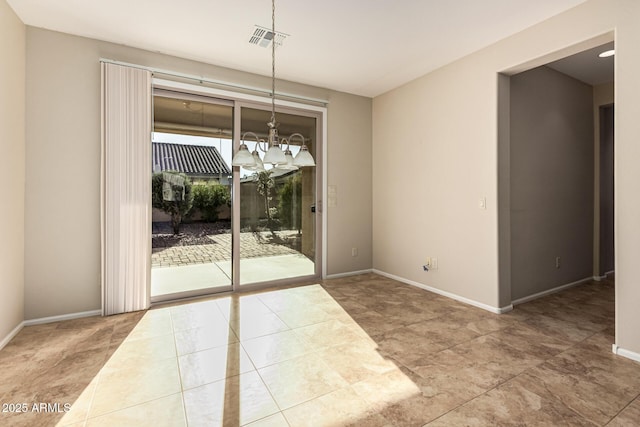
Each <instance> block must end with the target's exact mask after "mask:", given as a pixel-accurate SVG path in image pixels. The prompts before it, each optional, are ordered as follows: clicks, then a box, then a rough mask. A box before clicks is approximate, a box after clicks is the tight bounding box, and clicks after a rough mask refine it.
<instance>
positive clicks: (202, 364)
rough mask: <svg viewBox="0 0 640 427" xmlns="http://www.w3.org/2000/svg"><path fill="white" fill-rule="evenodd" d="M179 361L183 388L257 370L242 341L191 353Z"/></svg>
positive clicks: (186, 388) (181, 357)
mask: <svg viewBox="0 0 640 427" xmlns="http://www.w3.org/2000/svg"><path fill="white" fill-rule="evenodd" d="M178 363H179V366H180V377H181V378H182V388H183V390H188V389H190V388H194V387H199V386H201V385H204V384H208V383H212V382H214V381H219V380H222V379H224V378H227V377H232V376H235V375H239V374H242V373H245V372H249V371H254V370H255V368H254V365H253V363H251V360H249V356H247V354H246V353H245V351H244V350H243V349H242V346H240V343H234V344H230V345H228V346H225V347H215V348H210V349H208V350H203V351H198V352H196V353H189V354H186V355H184V356H180V357H179V358H178Z"/></svg>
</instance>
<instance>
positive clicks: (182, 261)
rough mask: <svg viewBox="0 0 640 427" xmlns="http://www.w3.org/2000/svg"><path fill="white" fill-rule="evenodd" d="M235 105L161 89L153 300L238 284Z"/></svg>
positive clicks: (155, 173) (155, 148)
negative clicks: (233, 189) (234, 268)
mask: <svg viewBox="0 0 640 427" xmlns="http://www.w3.org/2000/svg"><path fill="white" fill-rule="evenodd" d="M232 130H233V103H232V102H226V101H218V100H214V99H210V98H204V97H198V96H193V95H186V94H178V93H171V92H165V91H156V92H155V96H154V133H153V141H152V144H153V150H152V156H153V157H152V161H153V163H152V167H153V176H152V177H151V180H152V206H153V214H152V254H151V260H152V269H151V298H152V300H153V301H160V300H166V299H174V298H180V297H187V296H194V295H201V294H207V293H212V292H218V291H229V290H231V289H232V274H231V270H232V250H231V249H232V238H231V236H232V235H231V209H230V206H231V194H232V192H231V186H232V182H233V180H232V170H231V156H232V148H233V140H232V135H233V132H232Z"/></svg>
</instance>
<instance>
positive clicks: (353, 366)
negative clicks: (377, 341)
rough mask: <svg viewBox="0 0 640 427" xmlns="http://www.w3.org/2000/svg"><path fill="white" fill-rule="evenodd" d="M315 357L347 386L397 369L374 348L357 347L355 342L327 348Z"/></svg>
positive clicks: (366, 346) (392, 362) (367, 346)
mask: <svg viewBox="0 0 640 427" xmlns="http://www.w3.org/2000/svg"><path fill="white" fill-rule="evenodd" d="M317 356H318V357H320V358H321V359H322V360H323V361H324V362H325V363H326V364H327V365H328V366H330V367H331V368H333V369H334V370H335V371H336V372H338V373H339V374H340V376H342V378H344V379H345V380H346V381H347V382H348V383H349V384H353V383H356V382H358V381H362V380H364V379H366V378H368V377H369V376H371V375H376V374H382V373H384V372H388V371H391V370H393V369H396V368H397V365H396V363H394V361H393V360H390V359H388V358H386V357H385V356H383V355H382V354H380V352H379V351H378V350H376V349H375V348H373V347H371V346H369V345H357V342H356V343H352V344H344V345H339V346H335V347H329V348H327V349H325V350H323V351H320V352H318V353H317Z"/></svg>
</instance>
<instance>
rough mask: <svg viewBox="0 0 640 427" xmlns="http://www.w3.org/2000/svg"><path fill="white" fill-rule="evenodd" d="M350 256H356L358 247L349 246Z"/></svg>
mask: <svg viewBox="0 0 640 427" xmlns="http://www.w3.org/2000/svg"><path fill="white" fill-rule="evenodd" d="M351 256H358V248H351Z"/></svg>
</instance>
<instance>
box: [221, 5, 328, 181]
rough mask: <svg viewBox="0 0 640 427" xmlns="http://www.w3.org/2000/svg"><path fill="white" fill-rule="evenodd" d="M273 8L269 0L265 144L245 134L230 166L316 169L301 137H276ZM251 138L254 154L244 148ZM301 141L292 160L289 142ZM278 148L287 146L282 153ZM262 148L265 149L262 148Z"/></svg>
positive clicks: (274, 6)
mask: <svg viewBox="0 0 640 427" xmlns="http://www.w3.org/2000/svg"><path fill="white" fill-rule="evenodd" d="M275 38H276V4H275V0H271V119H270V121H269V123H267V127H268V128H269V133H268V140H264V139H260V138H259V137H258V135H256V134H255V133H253V132H245V133H243V134H242V137H241V138H240V142H241V144H240V147H239V149H238V152H237V153H236V154H235V156H233V160H232V161H231V165H232V166H242V167H243V168H245V169H248V170H252V171H256V172H262V171H264V170H265V168H264V164H265V163H267V164H271V165H273V166H274V167H275V168H278V169H284V170H296V169H298V168H300V167H303V166H315V165H316V163H315V161H314V160H313V156H312V155H311V153H310V152H309V149H308V148H307V146H306V144H305V138H304V136H303V135H302V134H299V133H294V134H292V135H291V136H289V138H282V139H280V138H279V137H278V123H277V122H276V43H275ZM247 136H251V137H252V138H254V139H255V140H256V145H255V148H254V150H253V152H250V151H249V148H248V147H247V144H246V142H245V141H246V137H247ZM294 137H295V138H300V139H301V140H302V144H301V146H300V151H299V152H298V154H296V156H295V158H294V157H293V155H292V153H291V150H290V142H291V140H292V139H293V138H294ZM280 145H282V146H284V145H286V149H285V150H284V151H283V150H282V148H280ZM263 146H264V147H263ZM258 150H260V151H262V152H263V153H265V154H264V159H261V158H260V154H259V153H258Z"/></svg>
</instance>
